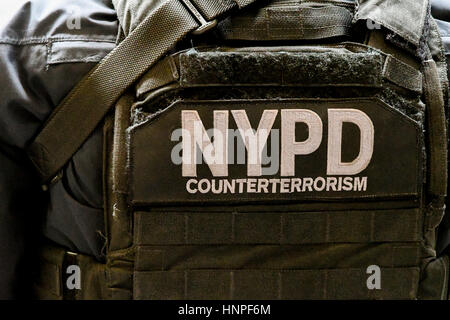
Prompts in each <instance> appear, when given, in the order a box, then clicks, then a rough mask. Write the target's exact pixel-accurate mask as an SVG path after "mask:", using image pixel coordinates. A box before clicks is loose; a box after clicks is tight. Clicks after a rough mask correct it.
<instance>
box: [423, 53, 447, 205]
mask: <svg viewBox="0 0 450 320" xmlns="http://www.w3.org/2000/svg"><path fill="white" fill-rule="evenodd" d="M423 73H424V93H425V100H426V105H427V118H428V139H429V141H428V143H429V153H430V159H429V164H430V165H429V170H428V172H429V181H428V191H429V193H430V194H431V195H432V196H434V197H445V196H446V194H447V129H446V128H447V126H446V120H445V111H444V108H445V104H444V97H443V93H442V87H441V83H440V80H439V79H440V78H439V74H438V69H437V66H436V63H435V62H434V61H433V60H427V61H425V62H424V64H423Z"/></svg>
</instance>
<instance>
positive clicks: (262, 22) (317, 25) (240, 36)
mask: <svg viewBox="0 0 450 320" xmlns="http://www.w3.org/2000/svg"><path fill="white" fill-rule="evenodd" d="M288 4H289V5H288V6H286V5H283V6H281V5H279V6H268V7H266V8H262V9H260V10H259V11H258V12H256V13H255V14H253V15H250V14H247V13H246V14H243V15H238V16H234V17H231V18H230V19H229V20H226V21H224V23H223V24H222V25H221V28H220V30H221V32H222V36H223V37H224V38H225V39H227V40H254V41H270V40H311V39H324V38H331V37H338V36H349V35H350V31H351V28H352V19H353V14H352V13H351V12H350V10H348V9H346V8H343V7H339V6H331V5H328V6H323V7H308V6H304V5H299V4H291V3H288Z"/></svg>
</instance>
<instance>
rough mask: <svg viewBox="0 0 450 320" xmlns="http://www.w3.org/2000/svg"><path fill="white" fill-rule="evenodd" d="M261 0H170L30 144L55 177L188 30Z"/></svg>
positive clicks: (40, 165)
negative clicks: (115, 104) (136, 84)
mask: <svg viewBox="0 0 450 320" xmlns="http://www.w3.org/2000/svg"><path fill="white" fill-rule="evenodd" d="M257 1H258V0H229V1H218V0H167V1H166V2H165V3H164V4H163V5H161V6H160V7H159V8H158V9H157V10H155V11H154V12H153V13H152V14H151V15H150V16H149V17H147V18H146V19H145V20H144V21H143V22H142V23H141V24H140V25H139V26H138V27H137V28H136V29H135V30H134V31H133V32H132V33H131V34H130V35H129V36H128V37H127V38H125V40H123V41H122V42H121V43H120V45H118V46H117V47H116V48H115V49H114V50H113V51H112V52H111V53H110V54H109V55H108V56H106V57H105V58H104V59H103V60H102V61H101V62H100V63H99V64H98V65H97V66H96V67H95V68H94V69H93V70H92V71H91V72H90V73H89V74H88V75H87V76H86V77H85V78H84V79H83V80H82V81H81V82H80V83H79V84H78V85H77V86H76V87H75V88H74V89H73V90H72V91H71V92H70V94H69V95H68V96H67V97H66V98H65V99H64V100H63V102H62V103H61V104H60V105H59V106H58V107H57V108H56V109H55V111H54V112H53V114H52V115H51V116H50V118H49V120H48V121H47V123H46V124H45V126H44V129H43V130H42V131H41V132H40V133H39V135H38V136H37V138H36V139H35V140H34V142H33V143H32V144H31V146H30V147H29V149H28V154H29V156H30V158H31V160H32V162H33V163H34V165H35V166H36V167H37V169H38V171H39V173H40V175H41V177H42V181H43V182H44V183H47V182H49V181H50V180H51V179H52V178H54V177H55V176H56V175H57V174H58V172H60V170H61V169H62V168H63V167H64V165H65V164H66V163H67V162H68V161H69V160H70V158H72V156H73V155H74V154H75V153H76V152H77V150H78V149H79V148H80V147H81V145H82V144H83V143H84V142H85V140H86V139H87V138H88V137H89V135H90V134H91V133H92V132H93V131H94V130H95V128H96V127H97V125H98V124H99V123H100V122H101V120H102V119H103V118H104V116H105V115H106V113H107V112H108V110H110V108H111V107H112V106H113V105H114V103H115V102H116V101H117V100H118V99H119V97H120V96H121V95H122V94H123V93H124V92H125V91H126V90H127V88H129V87H130V86H131V85H132V84H133V83H134V82H135V81H137V80H138V79H139V78H140V77H141V76H142V75H143V74H144V73H145V72H146V71H147V70H148V69H149V68H150V67H152V66H153V65H154V64H155V63H156V62H157V61H158V60H159V59H160V58H161V57H163V56H164V55H165V54H166V53H167V52H168V51H169V50H170V49H171V48H172V47H173V46H174V45H175V44H177V43H178V42H179V41H180V40H181V39H183V38H184V37H185V36H186V35H188V34H199V33H203V32H205V31H207V30H209V29H211V28H213V27H214V26H215V25H217V21H216V20H215V19H216V18H218V17H220V16H224V15H226V14H227V13H229V12H230V11H231V10H232V9H234V8H237V7H238V8H242V7H245V6H247V5H249V4H252V3H254V2H257Z"/></svg>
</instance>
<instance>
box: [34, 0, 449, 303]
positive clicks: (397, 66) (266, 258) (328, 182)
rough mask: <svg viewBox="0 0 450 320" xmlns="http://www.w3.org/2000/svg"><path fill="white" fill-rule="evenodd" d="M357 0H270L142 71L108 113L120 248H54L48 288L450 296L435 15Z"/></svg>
mask: <svg viewBox="0 0 450 320" xmlns="http://www.w3.org/2000/svg"><path fill="white" fill-rule="evenodd" d="M177 1H178V0H177ZM169 2H171V1H169ZM181 2H183V3H184V5H186V3H187V4H188V6H189V5H192V4H193V5H194V7H195V8H194V9H195V10H198V11H199V12H197V13H200V14H201V15H202V16H203V17H205V16H206V17H207V16H208V15H207V14H205V11H207V10H206V9H205V7H204V6H202V1H200V0H198V1H192V2H189V1H187V2H186V1H181ZM206 2H208V1H206ZM228 2H230V3H231V2H232V1H225V3H228ZM357 2H358V5H357V6H356V7H355V6H354V4H353V2H349V1H337V0H336V1H271V2H267V1H266V2H262V3H261V4H259V3H256V4H254V5H253V6H252V7H251V8H247V9H244V10H243V11H241V12H238V13H234V14H233V15H232V16H231V17H228V18H226V19H225V20H222V22H220V23H219V25H218V26H217V27H216V28H215V29H214V31H211V32H210V33H207V34H204V35H201V36H193V39H194V40H193V42H189V41H188V43H179V44H178V46H177V47H176V49H173V50H171V51H170V52H168V53H166V54H164V55H161V57H160V58H159V59H157V62H155V63H154V64H152V65H151V67H150V69H148V70H147V71H146V72H145V74H143V75H139V78H138V79H137V81H134V82H133V85H132V86H131V87H130V86H129V87H128V88H127V90H126V91H124V92H123V93H121V94H120V98H119V99H118V100H117V99H115V102H114V108H112V109H111V110H110V111H109V112H108V113H107V114H106V117H104V118H103V120H102V121H103V130H104V175H103V176H104V181H103V183H104V198H105V224H106V238H107V242H106V254H105V260H104V261H96V260H95V259H94V258H91V257H88V256H84V255H80V254H76V253H75V254H69V253H67V252H66V251H65V250H64V249H62V248H61V249H60V248H56V247H46V248H44V249H43V250H42V257H41V259H42V266H43V267H42V270H43V271H42V273H41V276H40V279H39V281H38V285H37V286H36V292H37V295H38V296H39V297H40V298H56V299H61V298H67V297H68V296H69V297H71V298H75V299H221V300H223V299H446V298H447V283H448V273H449V265H448V263H449V261H448V258H447V257H437V256H436V251H435V245H436V231H437V228H438V226H439V224H440V222H441V219H442V217H443V215H444V212H445V197H446V192H447V120H446V108H447V105H448V95H447V88H448V83H447V75H446V72H447V71H446V70H447V69H446V64H445V59H444V55H443V51H442V43H441V40H440V37H439V33H438V31H437V26H436V24H435V21H434V20H433V19H432V18H431V17H430V15H429V4H428V1H425V0H421V1H417V0H414V1H413V0H411V1H401V2H399V1H397V2H395V3H394V4H392V2H391V1H370V0H367V1H357ZM194 9H193V8H190V10H191V11H192V10H194ZM195 10H194V11H195ZM200 18H202V17H200ZM200 18H199V17H197V19H200ZM205 20H206V21H209V19H205ZM200 22H201V21H200ZM203 25H205V23H203ZM206 27H208V26H206ZM160 32H163V31H160ZM127 39H128V38H127V37H125V40H124V42H126V41H127ZM128 68H129V69H130V70H132V69H133V60H130V61H129V66H128ZM130 72H131V71H130ZM91 90H96V88H91ZM69 100H70V99H69ZM86 118H88V116H86ZM53 119H55V118H53ZM50 123H51V122H50ZM37 141H38V142H39V145H41V146H42V145H45V143H43V140H42V141H39V137H38V140H37ZM41 153H42V151H39V152H37V151H36V148H34V149H33V150H32V158H33V157H34V160H35V162H39V161H40V160H37V161H36V154H41ZM42 157H43V156H42ZM41 172H42V170H41ZM68 263H69V264H71V265H77V266H79V267H80V270H81V289H80V290H75V291H74V292H69V293H68V291H67V290H66V289H65V288H64V286H65V283H64V280H63V277H62V275H63V273H64V268H65V266H66V265H67V264H68ZM43 284H45V285H43Z"/></svg>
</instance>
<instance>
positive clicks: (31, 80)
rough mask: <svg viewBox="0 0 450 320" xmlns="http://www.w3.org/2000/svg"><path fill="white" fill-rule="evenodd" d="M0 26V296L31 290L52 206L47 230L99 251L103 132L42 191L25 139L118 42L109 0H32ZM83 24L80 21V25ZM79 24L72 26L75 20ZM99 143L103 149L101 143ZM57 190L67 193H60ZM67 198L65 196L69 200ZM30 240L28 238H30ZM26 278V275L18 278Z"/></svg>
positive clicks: (80, 246) (54, 236)
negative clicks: (34, 253)
mask: <svg viewBox="0 0 450 320" xmlns="http://www.w3.org/2000/svg"><path fill="white" fill-rule="evenodd" d="M3 25H5V27H4V29H3V30H0V70H1V75H0V96H1V100H0V168H1V169H0V257H1V258H0V298H1V299H7V298H14V297H19V296H21V295H23V294H26V289H28V286H29V285H30V283H29V282H27V280H26V279H27V276H28V274H29V273H30V272H31V270H30V268H31V266H30V265H29V264H28V262H27V261H25V260H24V257H31V252H28V251H27V250H29V251H30V250H32V248H31V247H30V244H31V243H34V242H36V240H37V239H36V237H37V235H36V233H33V232H36V231H40V229H41V228H40V227H39V225H38V224H37V222H38V221H37V219H38V218H39V222H40V220H41V218H45V217H42V215H43V214H42V213H43V212H44V211H45V208H46V207H47V206H50V210H49V212H50V213H49V215H48V217H46V218H45V219H43V221H42V222H41V223H43V224H44V233H45V235H46V236H47V237H48V238H50V239H52V240H53V241H56V242H59V243H60V244H62V245H65V246H66V247H68V248H69V249H72V250H80V251H82V252H85V253H87V254H91V255H97V256H98V255H99V254H100V249H101V241H100V240H99V237H100V236H99V235H98V233H96V231H97V230H99V231H101V230H102V228H103V227H102V223H103V216H102V210H101V208H102V196H101V190H102V189H101V178H100V177H101V157H102V154H101V144H100V143H99V139H101V135H100V136H99V135H98V134H95V135H94V137H93V138H92V139H90V142H88V143H87V146H86V148H89V147H90V149H91V150H90V151H89V152H84V149H83V150H81V151H80V152H79V155H78V156H77V159H74V160H73V161H72V162H71V164H70V166H69V169H68V170H67V173H68V174H67V176H66V178H65V179H64V181H63V182H64V184H60V185H59V186H58V188H57V189H55V190H52V195H51V196H50V199H52V200H54V199H56V198H58V199H63V200H59V201H52V200H50V201H49V199H48V197H47V198H46V196H45V195H44V194H43V193H41V191H40V187H39V184H38V182H37V181H38V180H37V178H36V175H35V174H34V170H33V169H31V165H30V164H29V162H28V161H27V157H26V155H25V153H24V151H23V150H24V148H25V146H26V145H27V144H28V143H29V142H30V140H31V139H32V138H33V137H34V136H35V135H36V133H37V132H38V131H39V129H40V127H41V126H42V124H43V123H44V121H45V120H46V118H47V117H48V116H49V114H50V113H51V112H52V110H53V109H54V108H55V107H56V106H57V105H58V104H59V102H60V101H61V100H62V98H63V97H64V96H65V95H66V94H67V93H68V92H69V91H70V89H71V88H72V87H73V86H74V85H75V84H76V83H77V82H78V81H79V80H80V79H81V78H82V77H83V76H84V75H85V74H86V73H87V72H88V71H89V70H90V69H91V68H92V67H93V66H94V65H95V63H96V62H98V61H99V60H100V59H101V58H103V57H104V56H105V55H106V54H107V53H108V52H109V51H110V50H112V48H114V46H115V41H116V35H117V30H118V22H117V16H116V13H115V11H114V9H113V7H112V4H111V1H108V0H67V1H45V0H35V1H27V2H26V3H24V5H23V7H22V8H21V9H20V10H19V11H18V12H17V13H16V14H15V15H14V16H12V17H11V18H10V22H9V23H4V24H3ZM77 26H80V28H77ZM73 27H75V28H73ZM99 147H100V150H99V149H98V148H99ZM53 193H59V194H62V197H55V196H54V194H53ZM64 200H65V201H64ZM27 240H28V241H27ZM19 282H23V283H19Z"/></svg>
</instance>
